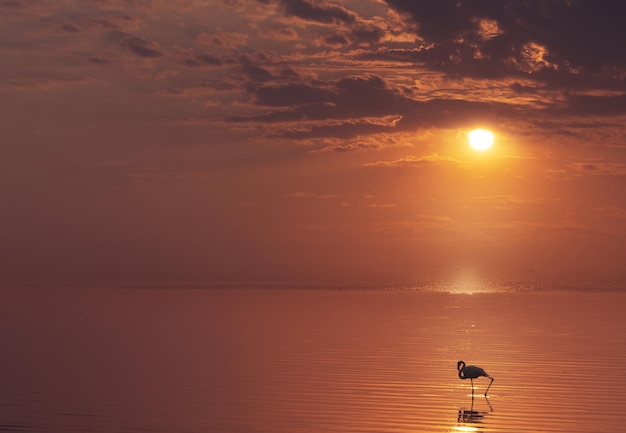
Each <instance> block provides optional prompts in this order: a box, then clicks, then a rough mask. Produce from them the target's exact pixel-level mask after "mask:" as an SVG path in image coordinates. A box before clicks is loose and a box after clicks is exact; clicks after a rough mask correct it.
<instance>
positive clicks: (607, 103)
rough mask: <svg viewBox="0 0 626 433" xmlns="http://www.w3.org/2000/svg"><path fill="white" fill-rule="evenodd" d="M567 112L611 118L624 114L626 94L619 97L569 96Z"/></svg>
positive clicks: (625, 111)
mask: <svg viewBox="0 0 626 433" xmlns="http://www.w3.org/2000/svg"><path fill="white" fill-rule="evenodd" d="M568 104H569V110H570V111H571V112H572V113H574V114H580V115H593V116H613V115H618V114H625V113H626V94H621V95H607V96H594V95H570V96H569V98H568Z"/></svg>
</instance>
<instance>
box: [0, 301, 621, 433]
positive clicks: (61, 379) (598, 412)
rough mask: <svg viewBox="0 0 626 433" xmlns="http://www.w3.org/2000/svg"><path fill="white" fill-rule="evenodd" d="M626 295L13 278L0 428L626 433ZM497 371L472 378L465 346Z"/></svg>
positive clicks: (2, 306)
mask: <svg viewBox="0 0 626 433" xmlns="http://www.w3.org/2000/svg"><path fill="white" fill-rule="evenodd" d="M625 307H626V294H621V293H586V292H578V291H572V292H533V293H483V294H473V295H468V294H449V293H420V292H409V291H325V290H300V291H297V290H143V289H142V290H121V289H108V290H105V289H97V290H93V289H92V290H82V291H80V290H75V291H69V290H47V291H45V290H25V289H20V290H17V289H16V290H7V289H5V290H2V291H0V344H1V346H0V347H1V348H2V356H0V375H1V376H0V383H1V384H2V385H1V386H0V431H19V432H31V431H33V432H47V431H51V432H63V433H72V432H189V433H195V432H207V433H219V432H228V433H287V432H289V433H309V432H311V433H312V432H316V433H320V432H403V433H406V432H472V431H481V432H600V431H602V432H623V431H626V405H625V404H626V376H625V375H624V372H623V368H624V366H625V365H626V308H625ZM458 360H464V361H465V362H466V363H467V364H473V365H479V366H481V367H483V368H484V369H485V370H487V372H488V373H489V374H490V375H491V376H493V377H494V378H495V381H494V382H493V385H492V387H491V390H490V395H489V398H488V399H486V398H485V397H484V396H483V392H484V390H485V388H486V386H487V385H488V383H489V380H488V379H486V378H480V379H477V380H475V381H474V385H475V387H476V392H475V396H474V398H472V391H471V386H470V383H469V381H461V380H460V379H459V378H458V376H457V374H458V372H457V369H456V365H457V361H458Z"/></svg>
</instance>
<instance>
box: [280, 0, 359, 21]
mask: <svg viewBox="0 0 626 433" xmlns="http://www.w3.org/2000/svg"><path fill="white" fill-rule="evenodd" d="M280 5H281V7H282V9H283V11H284V13H285V15H287V16H292V17H296V18H300V19H303V20H308V21H315V22H319V23H324V24H333V23H334V24H338V23H353V22H355V21H356V15H355V14H354V13H353V12H351V11H349V10H348V9H346V8H344V7H343V6H340V5H337V4H331V3H327V2H325V1H317V2H309V1H306V0H281V1H280Z"/></svg>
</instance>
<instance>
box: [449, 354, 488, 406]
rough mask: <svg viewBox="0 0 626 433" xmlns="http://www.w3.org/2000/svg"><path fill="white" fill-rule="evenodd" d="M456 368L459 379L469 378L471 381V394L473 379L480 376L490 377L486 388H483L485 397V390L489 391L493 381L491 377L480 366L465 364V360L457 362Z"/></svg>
mask: <svg viewBox="0 0 626 433" xmlns="http://www.w3.org/2000/svg"><path fill="white" fill-rule="evenodd" d="M456 369H457V370H459V379H469V380H470V382H471V383H472V395H474V379H477V378H479V377H480V376H485V377H487V378H489V379H491V382H489V386H487V389H486V390H485V397H487V392H489V388H490V387H491V384H492V383H493V377H491V376H489V375H488V374H487V373H486V372H485V370H483V369H482V368H480V367H476V366H474V365H468V366H465V361H459V362H457V364H456Z"/></svg>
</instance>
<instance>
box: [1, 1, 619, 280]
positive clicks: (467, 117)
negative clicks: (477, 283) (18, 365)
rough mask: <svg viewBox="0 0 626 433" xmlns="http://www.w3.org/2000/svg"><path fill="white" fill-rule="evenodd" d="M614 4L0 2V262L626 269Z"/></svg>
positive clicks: (341, 276)
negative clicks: (476, 144) (483, 147)
mask: <svg viewBox="0 0 626 433" xmlns="http://www.w3.org/2000/svg"><path fill="white" fill-rule="evenodd" d="M624 8H625V7H624V6H623V5H622V4H621V2H602V3H599V2H592V1H565V0H562V1H559V0H556V1H542V0H538V1H536V2H491V3H486V2H481V1H467V0H465V1H456V0H455V1H452V0H442V1H437V2H415V1H408V0H386V1H380V0H359V1H356V0H343V1H331V0H315V1H314V0H263V1H228V2H226V1H221V0H204V1H200V0H198V1H191V0H186V1H143V0H137V1H132V2H129V1H122V0H102V1H96V2H84V1H72V0H62V1H54V2H52V1H37V2H33V1H26V0H15V1H11V2H0V56H2V60H3V68H2V69H1V71H0V122H1V128H0V143H2V149H3V152H2V158H0V173H1V174H0V175H1V176H2V182H1V183H0V194H2V200H1V201H0V207H1V209H0V223H1V226H2V242H1V243H0V271H1V272H0V275H2V281H1V283H2V284H13V283H14V282H29V281H42V282H44V283H51V282H59V281H74V280H76V281H169V280H173V281H208V280H210V281H214V280H227V281H241V280H268V281H276V280H304V281H329V280H337V281H344V280H345V281H352V280H355V279H365V280H368V279H372V280H373V279H377V280H381V281H390V280H394V281H395V280H411V279H419V278H431V277H432V278H438V277H442V276H443V277H450V278H454V275H455V272H457V271H458V270H459V269H471V270H472V272H474V273H475V274H476V275H478V276H480V277H481V278H491V277H501V276H504V277H512V278H513V277H515V278H517V277H520V278H574V279H578V278H609V279H620V278H624V277H625V272H626V271H625V270H624V267H623V263H622V262H623V260H622V258H623V257H624V254H625V253H626V194H624V193H623V192H624V188H625V187H626V152H625V150H626V144H625V142H624V137H626V127H625V126H624V125H626V122H625V120H626V118H625V112H626V94H625V93H624V76H625V66H626V65H625V63H626V60H625V57H624V55H623V47H622V41H624V40H625V39H626V34H625V32H626V30H624V29H625V27H624V26H623V23H622V21H623V16H624V12H626V11H625V10H624ZM477 128H480V129H484V130H489V131H491V132H492V133H493V134H494V137H495V139H494V143H493V146H492V147H491V148H490V149H489V150H488V151H485V152H476V151H474V150H473V149H472V148H470V147H469V146H468V134H469V133H470V131H472V130H474V129H477Z"/></svg>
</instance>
